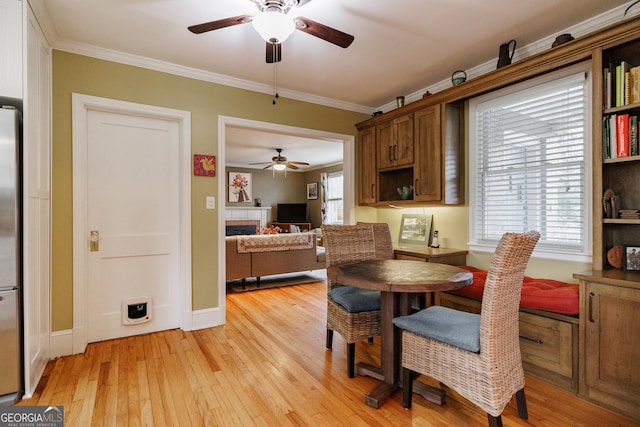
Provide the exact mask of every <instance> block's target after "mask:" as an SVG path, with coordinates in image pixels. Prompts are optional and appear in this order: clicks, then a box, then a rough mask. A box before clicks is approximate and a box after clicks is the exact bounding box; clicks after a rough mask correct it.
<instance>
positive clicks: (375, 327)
mask: <svg viewBox="0 0 640 427" xmlns="http://www.w3.org/2000/svg"><path fill="white" fill-rule="evenodd" d="M321 228H322V238H323V242H324V247H325V251H326V253H325V256H326V261H327V267H331V266H335V265H339V264H345V263H350V262H356V261H366V260H372V259H380V260H383V259H392V258H393V247H392V243H391V233H390V231H389V225H388V224H385V223H359V224H356V225H322V227H321ZM328 285H329V286H328V292H327V337H326V347H327V348H328V349H331V348H332V346H333V332H334V331H336V332H337V333H339V334H340V335H341V336H342V337H343V338H344V340H345V341H346V342H347V372H348V375H349V378H353V376H354V374H355V343H356V342H358V341H361V340H365V339H368V340H369V342H372V340H373V338H374V337H376V336H379V335H380V331H381V327H380V292H379V291H372V290H368V289H359V288H356V287H353V286H343V285H341V284H339V283H333V282H332V281H329V284H328Z"/></svg>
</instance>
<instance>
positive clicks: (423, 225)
mask: <svg viewBox="0 0 640 427" xmlns="http://www.w3.org/2000/svg"><path fill="white" fill-rule="evenodd" d="M432 220H433V215H428V214H402V219H401V222H400V236H399V237H398V243H399V244H409V245H424V246H429V237H430V236H431V222H432Z"/></svg>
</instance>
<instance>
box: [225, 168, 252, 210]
mask: <svg viewBox="0 0 640 427" xmlns="http://www.w3.org/2000/svg"><path fill="white" fill-rule="evenodd" d="M229 201H230V202H238V203H241V202H251V201H252V199H251V174H250V173H245V172H229Z"/></svg>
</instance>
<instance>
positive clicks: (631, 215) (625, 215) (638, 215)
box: [618, 209, 640, 219]
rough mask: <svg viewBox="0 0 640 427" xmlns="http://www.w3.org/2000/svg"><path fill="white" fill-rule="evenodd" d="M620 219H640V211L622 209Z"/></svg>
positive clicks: (619, 212)
mask: <svg viewBox="0 0 640 427" xmlns="http://www.w3.org/2000/svg"><path fill="white" fill-rule="evenodd" d="M618 216H619V217H620V219H640V210H637V209H620V210H619V211H618Z"/></svg>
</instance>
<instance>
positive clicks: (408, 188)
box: [357, 103, 464, 206]
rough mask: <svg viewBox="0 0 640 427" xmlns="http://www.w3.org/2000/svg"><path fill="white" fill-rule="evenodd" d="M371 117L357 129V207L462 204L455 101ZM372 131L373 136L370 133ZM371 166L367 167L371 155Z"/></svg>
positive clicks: (460, 148)
mask: <svg viewBox="0 0 640 427" xmlns="http://www.w3.org/2000/svg"><path fill="white" fill-rule="evenodd" d="M389 114H390V115H391V117H389V118H387V119H385V118H384V116H385V115H382V116H378V117H374V118H373V119H370V120H367V121H366V122H363V123H360V124H358V125H357V127H358V131H359V132H358V140H359V144H360V148H359V150H358V155H359V161H358V167H359V170H358V176H360V177H361V181H360V199H359V201H358V202H359V203H360V204H361V205H374V206H384V205H389V204H399V205H400V204H402V205H406V204H416V203H420V204H461V203H464V176H463V168H464V152H463V145H462V144H463V140H462V138H461V131H460V129H461V128H460V126H461V123H462V122H461V115H460V105H459V104H458V103H452V104H448V103H435V104H432V105H427V106H424V107H422V108H420V109H414V110H413V111H411V112H408V113H406V114H402V115H398V113H397V112H391V113H389ZM374 130H375V132H374ZM374 147H375V152H374V154H375V165H376V168H375V169H372V164H374V163H373V160H374V159H373V158H372V154H371V153H372V151H373V150H374Z"/></svg>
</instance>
